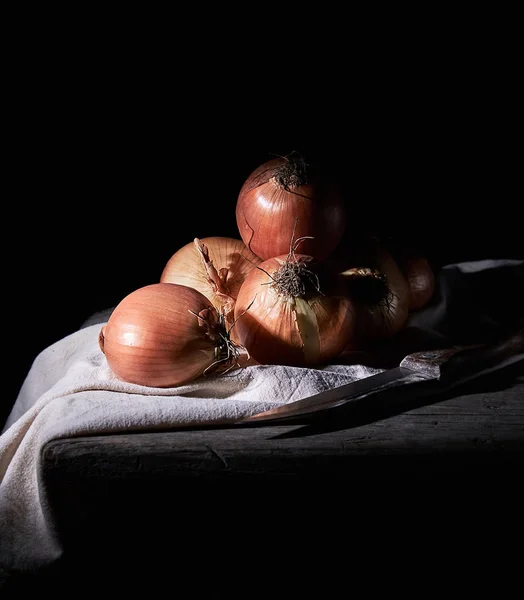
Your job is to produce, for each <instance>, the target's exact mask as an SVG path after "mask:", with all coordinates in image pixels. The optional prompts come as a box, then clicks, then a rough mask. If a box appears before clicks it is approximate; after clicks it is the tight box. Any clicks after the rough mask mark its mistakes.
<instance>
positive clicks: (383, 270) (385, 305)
mask: <svg viewBox="0 0 524 600" xmlns="http://www.w3.org/2000/svg"><path fill="white" fill-rule="evenodd" d="M344 262H345V264H346V268H341V265H342V264H344ZM337 265H338V269H339V271H340V272H341V275H342V277H344V278H345V279H346V281H347V285H348V290H349V293H350V295H351V296H352V297H353V298H354V299H355V301H357V302H358V305H359V307H360V310H359V334H358V340H359V341H358V345H359V346H360V347H361V348H365V347H367V345H368V344H370V343H374V342H375V341H377V340H380V339H384V338H388V337H390V336H392V335H394V334H395V333H397V332H398V331H400V330H401V329H402V328H403V327H404V325H405V323H406V321H407V318H408V306H409V298H410V296H409V286H408V282H407V280H406V278H405V277H404V274H403V273H402V271H401V269H400V267H399V265H398V264H397V262H396V260H395V259H394V258H393V256H392V254H391V253H390V252H389V250H388V249H387V248H386V246H385V245H384V244H382V243H380V242H379V241H378V240H375V239H373V240H370V241H368V242H367V243H364V242H363V243H362V246H360V247H359V248H358V249H356V251H355V250H354V249H353V250H350V251H349V252H348V254H346V255H345V256H342V253H340V254H339V255H338V256H337Z"/></svg>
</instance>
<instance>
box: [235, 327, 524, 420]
mask: <svg viewBox="0 0 524 600" xmlns="http://www.w3.org/2000/svg"><path fill="white" fill-rule="evenodd" d="M523 360H524V327H522V328H520V329H519V330H518V331H517V332H516V333H513V334H511V335H509V336H507V337H505V338H503V339H499V340H497V341H493V342H491V343H488V344H475V345H469V346H461V345H457V346H452V347H450V348H441V349H433V350H427V351H419V352H414V353H412V354H408V355H407V356H405V357H404V358H403V359H402V360H401V361H400V364H399V366H398V367H395V368H392V369H388V370H385V371H383V372H381V373H377V374H376V375H370V376H368V377H365V378H363V379H359V380H357V381H353V382H351V383H347V384H345V385H341V386H339V387H336V388H332V389H329V390H325V391H323V392H319V393H317V394H314V395H312V396H309V397H307V398H303V399H301V400H296V401H294V402H290V403H289V404H284V405H282V406H279V407H277V408H273V409H271V410H267V411H263V412H260V413H257V414H254V415H251V416H249V417H245V418H243V419H241V420H239V421H237V422H236V424H238V425H272V424H274V423H281V424H285V423H288V422H291V423H296V422H298V423H310V422H312V421H313V420H314V419H318V418H319V417H325V416H326V415H327V414H328V413H330V412H335V411H336V410H337V409H340V408H341V407H344V406H347V405H349V404H352V403H356V402H360V401H365V400H366V399H368V398H371V397H374V396H376V395H379V394H385V393H387V392H388V390H397V391H398V390H400V389H402V388H403V391H405V392H406V393H408V392H409V393H416V394H420V395H428V394H430V395H433V394H441V393H443V392H446V391H448V390H450V389H451V388H453V387H456V386H458V385H461V384H464V383H466V382H468V381H470V380H472V379H476V378H479V377H482V376H484V375H488V374H490V373H493V372H494V371H499V370H501V369H504V368H506V367H509V366H510V365H515V364H517V363H519V362H521V361H523Z"/></svg>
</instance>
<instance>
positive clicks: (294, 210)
mask: <svg viewBox="0 0 524 600" xmlns="http://www.w3.org/2000/svg"><path fill="white" fill-rule="evenodd" d="M236 222H237V226H238V230H239V232H240V236H241V238H242V240H243V241H244V243H245V244H246V246H247V247H248V248H250V249H251V250H252V251H253V252H254V253H255V254H256V255H257V256H259V257H260V258H262V259H263V260H267V259H269V258H273V257H276V256H281V255H285V254H288V252H289V250H290V247H291V240H292V239H298V238H302V239H303V243H302V246H301V248H300V252H301V253H303V254H305V255H309V256H312V257H314V258H316V259H323V258H325V257H326V256H327V255H329V254H330V253H331V252H332V251H333V250H334V249H335V247H336V246H337V244H338V242H339V241H340V239H341V237H342V235H343V233H344V231H345V228H346V209H345V205H344V201H343V196H342V193H341V191H340V189H339V188H338V186H337V185H336V184H335V183H334V182H333V181H332V180H331V179H330V178H328V177H327V176H326V174H322V175H321V174H320V172H319V171H318V170H314V169H313V168H311V166H309V165H307V164H306V163H305V161H304V159H303V158H302V157H300V156H298V155H295V154H292V155H290V156H286V157H278V158H274V159H271V160H269V161H267V162H265V163H263V164H262V165H261V166H259V167H258V168H257V169H255V170H254V171H253V172H252V173H251V174H250V175H249V176H248V178H247V179H246V181H245V182H244V184H243V186H242V188H241V189H240V193H239V195H238V199H237V203H236Z"/></svg>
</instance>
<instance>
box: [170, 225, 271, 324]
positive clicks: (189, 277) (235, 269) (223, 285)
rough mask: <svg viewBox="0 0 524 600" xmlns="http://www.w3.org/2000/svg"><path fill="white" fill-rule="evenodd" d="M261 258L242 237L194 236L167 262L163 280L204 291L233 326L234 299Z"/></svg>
mask: <svg viewBox="0 0 524 600" xmlns="http://www.w3.org/2000/svg"><path fill="white" fill-rule="evenodd" d="M261 262H262V260H261V259H260V258H259V257H258V256H256V255H255V254H253V252H251V251H250V250H249V248H247V247H246V245H245V244H244V242H243V241H242V240H237V239H234V238H229V237H220V236H213V237H206V238H202V239H199V238H195V239H194V240H193V242H190V243H188V244H186V245H185V246H182V248H180V249H179V250H177V251H176V252H175V253H174V254H173V256H171V258H170V259H169V260H168V261H167V263H166V265H165V267H164V270H163V271H162V274H161V276H160V282H161V283H177V284H179V285H186V286H188V287H192V288H194V289H195V290H198V291H199V292H200V293H202V294H204V296H205V297H206V298H208V299H209V301H210V302H211V303H212V304H213V306H215V307H216V308H218V309H219V310H220V311H221V312H223V313H224V314H225V316H226V320H227V322H228V324H229V325H231V324H232V323H231V319H230V318H229V315H231V316H232V315H233V309H234V305H235V300H236V297H237V295H238V292H239V290H240V286H241V285H242V283H243V282H244V279H245V278H246V276H247V275H248V274H249V273H250V272H251V271H252V270H253V269H254V268H255V265H258V264H260V263H261Z"/></svg>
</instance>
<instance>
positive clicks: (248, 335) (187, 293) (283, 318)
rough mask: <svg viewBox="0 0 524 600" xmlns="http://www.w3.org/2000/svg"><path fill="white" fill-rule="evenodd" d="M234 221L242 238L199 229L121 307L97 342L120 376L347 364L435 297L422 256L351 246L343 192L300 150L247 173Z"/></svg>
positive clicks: (167, 383) (138, 379)
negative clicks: (400, 256) (400, 255)
mask: <svg viewBox="0 0 524 600" xmlns="http://www.w3.org/2000/svg"><path fill="white" fill-rule="evenodd" d="M232 218H233V215H232ZM235 219H236V224H237V227H238V232H239V239H235V238H230V237H224V236H220V235H217V236H211V237H204V238H198V237H193V240H192V241H191V242H188V243H187V244H185V245H184V246H182V247H180V248H178V249H176V250H175V251H174V253H173V254H172V255H171V257H170V258H169V260H168V261H167V263H166V264H165V266H164V268H163V270H162V273H161V276H160V280H159V281H158V282H156V283H153V284H150V285H147V286H144V287H142V288H139V289H137V290H135V291H134V292H132V293H131V294H129V295H127V296H126V297H125V298H123V299H122V300H121V302H120V303H119V304H118V305H117V306H116V308H115V310H114V311H113V313H112V314H111V316H110V317H109V319H108V322H107V323H106V324H105V325H103V326H102V328H101V330H100V334H99V346H100V349H101V351H102V352H103V353H104V355H105V357H106V359H107V363H108V365H109V366H110V368H111V369H112V371H113V372H114V373H115V375H116V376H117V377H119V378H120V379H122V380H124V381H127V382H130V383H134V384H138V385H144V386H150V387H172V386H178V385H181V384H184V383H187V382H189V381H192V380H194V379H197V378H199V377H204V376H208V375H222V374H223V373H225V372H228V371H230V370H231V369H236V368H240V367H245V366H248V365H254V364H262V365H264V364H278V365H290V366H299V367H314V366H321V365H325V364H328V363H330V362H333V361H340V362H341V363H343V362H345V360H344V357H346V358H347V356H349V355H351V356H353V357H356V356H358V357H360V356H365V355H367V354H368V353H369V352H372V351H373V347H376V345H377V344H380V342H382V341H384V340H391V339H394V338H395V336H396V335H397V334H398V333H399V332H401V331H402V330H403V329H404V327H405V324H406V321H407V319H408V316H409V313H410V312H411V311H414V310H420V309H421V308H423V307H424V306H426V305H427V303H428V302H430V300H431V298H432V297H433V294H434V290H435V278H434V273H433V271H432V269H431V265H430V263H429V261H428V260H427V259H426V258H425V257H424V256H423V255H420V254H419V255H409V256H404V257H403V259H402V260H400V259H397V258H396V257H394V256H393V254H392V252H390V251H389V249H388V247H387V246H385V245H384V244H382V243H381V242H379V241H378V240H376V239H374V238H371V239H369V240H365V241H361V242H360V241H359V242H357V243H356V246H355V240H356V239H357V238H355V239H354V240H353V242H354V245H353V246H351V244H350V245H349V246H347V245H344V240H345V239H347V238H346V236H347V234H348V230H347V222H348V214H347V206H346V202H345V198H344V197H343V194H342V193H341V191H340V189H339V188H338V186H337V185H336V184H335V183H334V181H333V180H332V179H331V178H330V177H328V176H326V173H325V172H323V173H322V172H320V171H319V170H318V169H315V168H312V167H311V166H310V165H309V164H307V163H306V161H305V160H304V159H303V158H302V157H301V156H300V155H298V154H291V155H289V156H285V157H277V158H273V159H271V160H268V161H267V162H265V163H263V164H261V165H260V166H259V167H258V168H256V169H255V170H254V171H253V172H252V173H251V174H250V175H249V176H248V177H247V178H246V180H245V182H244V184H243V185H242V186H241V188H240V190H239V194H238V197H237V202H236V207H235ZM217 233H218V232H217Z"/></svg>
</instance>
